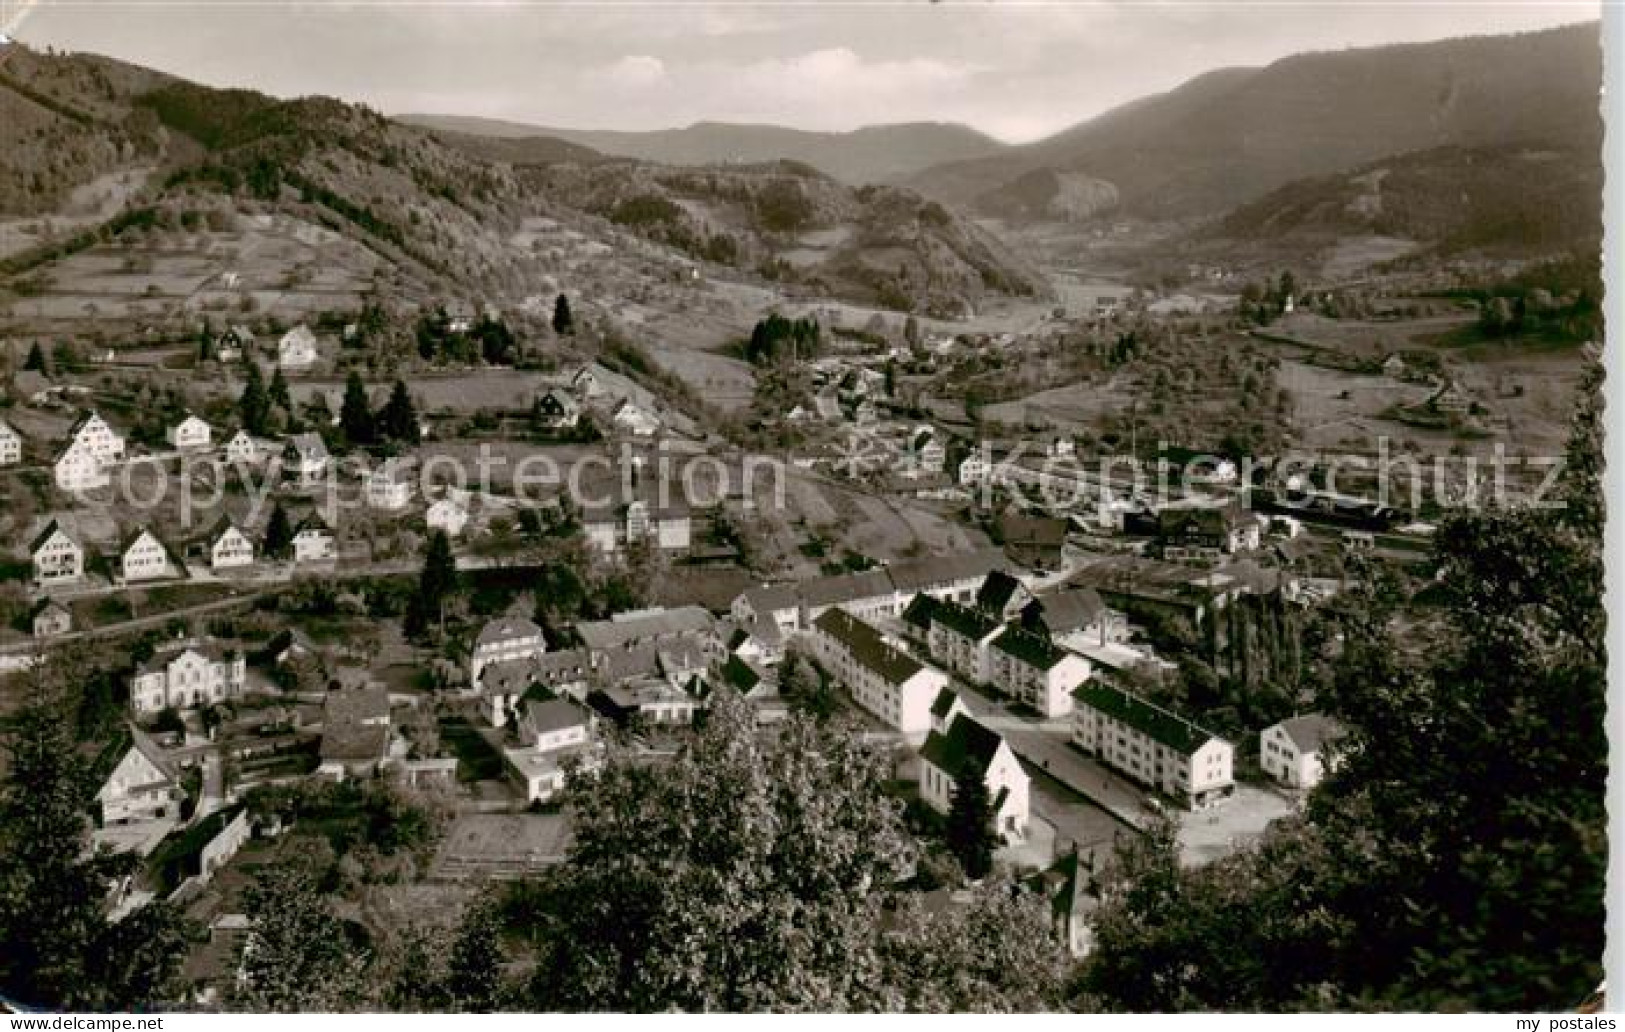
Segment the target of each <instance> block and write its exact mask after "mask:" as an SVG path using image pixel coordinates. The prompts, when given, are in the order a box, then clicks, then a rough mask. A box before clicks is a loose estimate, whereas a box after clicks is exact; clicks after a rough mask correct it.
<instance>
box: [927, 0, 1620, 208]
mask: <svg viewBox="0 0 1625 1032" xmlns="http://www.w3.org/2000/svg"><path fill="white" fill-rule="evenodd" d="M1601 85H1602V49H1601V44H1600V41H1599V31H1598V26H1597V24H1596V23H1594V22H1593V23H1588V24H1581V25H1573V26H1567V27H1564V28H1559V29H1552V30H1547V31H1543V32H1533V33H1523V34H1519V35H1510V36H1486V37H1475V38H1468V39H1454V40H1447V41H1443V42H1437V43H1420V44H1406V45H1396V46H1385V47H1376V48H1370V49H1359V50H1346V51H1342V52H1338V53H1311V54H1302V55H1298V56H1294V57H1289V58H1285V59H1283V60H1281V61H1277V62H1275V63H1274V64H1271V65H1269V66H1267V67H1265V68H1230V69H1223V70H1220V71H1216V72H1212V73H1209V74H1207V75H1203V76H1201V77H1199V78H1196V79H1193V80H1191V81H1190V82H1188V83H1186V84H1185V85H1183V86H1181V87H1179V88H1177V89H1175V90H1173V91H1171V92H1169V93H1165V94H1161V95H1159V96H1155V97H1149V98H1145V99H1142V100H1138V101H1135V102H1133V103H1131V104H1127V105H1124V106H1123V107H1120V108H1116V109H1114V110H1112V111H1110V112H1107V113H1106V114H1104V115H1101V116H1100V117H1098V118H1095V119H1093V120H1091V121H1089V122H1086V123H1084V124H1082V125H1079V126H1076V127H1074V128H1072V129H1068V130H1065V131H1063V132H1061V133H1058V134H1056V135H1055V136H1051V137H1049V138H1047V139H1044V140H1040V141H1038V142H1036V143H1031V144H1026V145H1023V146H1019V147H1008V148H1005V149H1003V150H1001V151H999V152H997V153H995V154H992V155H989V156H986V157H982V158H975V159H971V160H968V161H958V162H950V163H946V164H943V165H939V166H937V167H934V168H930V169H927V170H925V171H923V172H921V173H919V174H918V175H915V176H912V177H909V178H908V179H906V180H905V181H904V182H905V183H906V184H907V185H910V186H913V187H915V188H916V189H919V190H920V191H922V192H923V193H926V194H927V195H929V196H933V197H936V198H938V199H939V200H942V201H944V202H947V203H951V204H969V205H974V206H975V207H976V208H978V209H980V210H982V211H985V212H987V213H990V214H998V215H1003V216H1005V217H1015V218H1031V219H1052V218H1067V217H1077V215H1078V213H1080V212H1081V213H1083V214H1084V215H1092V214H1096V213H1098V212H1100V211H1103V210H1112V208H1114V207H1115V209H1116V210H1121V211H1123V212H1126V213H1129V214H1133V215H1139V216H1145V217H1151V218H1168V217H1184V216H1195V215H1210V214H1216V213H1219V212H1222V211H1225V210H1227V209H1229V208H1232V207H1234V206H1235V205H1238V204H1243V203H1246V202H1248V201H1251V200H1255V199H1257V198H1258V197H1260V196H1262V195H1263V194H1265V193H1267V192H1268V191H1270V190H1273V189H1275V188H1277V187H1280V186H1283V185H1285V184H1287V183H1290V182H1292V181H1294V180H1298V179H1303V178H1306V177H1312V176H1324V175H1329V174H1331V173H1335V172H1339V171H1342V170H1345V169H1352V168H1355V167H1357V166H1360V165H1363V164H1365V163H1367V162H1371V161H1374V160H1377V159H1380V158H1382V157H1384V156H1386V155H1393V154H1400V153H1405V152H1410V151H1421V150H1427V149H1430V148H1436V147H1444V146H1458V147H1466V148H1479V147H1488V148H1496V147H1504V146H1508V145H1513V144H1520V143H1530V144H1538V145H1541V146H1545V147H1554V148H1558V149H1563V150H1571V151H1573V152H1575V153H1576V154H1579V155H1582V156H1583V157H1585V156H1588V157H1585V160H1588V161H1589V162H1590V163H1598V162H1600V158H1599V157H1598V149H1599V147H1600V144H1601V138H1602V119H1601V116H1600V114H1599V110H1598V106H1599V91H1600V89H1601ZM1114 193H1115V204H1114V205H1105V204H1103V202H1105V201H1107V200H1109V199H1110V198H1111V196H1112V194H1114ZM1080 197H1081V198H1083V199H1084V203H1081V204H1080Z"/></svg>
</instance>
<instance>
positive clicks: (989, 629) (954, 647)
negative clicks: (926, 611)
mask: <svg viewBox="0 0 1625 1032" xmlns="http://www.w3.org/2000/svg"><path fill="white" fill-rule="evenodd" d="M999 629H1000V628H999V621H998V620H996V619H995V618H993V617H991V616H989V615H987V614H986V613H984V612H982V611H981V610H980V609H972V608H971V607H970V606H964V605H960V604H959V603H958V602H938V603H937V606H936V610H935V612H933V613H932V615H931V632H930V634H929V636H928V637H927V639H926V641H927V647H928V648H929V649H930V652H931V658H932V659H934V660H936V661H937V662H939V663H941V664H943V665H944V666H946V667H947V668H948V669H949V670H952V671H953V672H954V673H956V674H958V675H960V676H961V677H963V678H965V679H966V680H968V681H970V682H971V683H972V684H983V683H985V682H986V681H987V679H988V669H987V648H988V645H989V644H990V643H991V642H992V641H993V639H994V638H996V637H998V635H999Z"/></svg>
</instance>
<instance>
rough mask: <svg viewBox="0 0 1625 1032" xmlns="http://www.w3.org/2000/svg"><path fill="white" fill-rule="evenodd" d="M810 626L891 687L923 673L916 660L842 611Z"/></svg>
mask: <svg viewBox="0 0 1625 1032" xmlns="http://www.w3.org/2000/svg"><path fill="white" fill-rule="evenodd" d="M813 624H814V626H816V627H817V628H818V629H819V630H820V631H823V632H824V633H825V634H828V635H829V636H831V637H832V638H834V639H836V640H837V641H839V642H840V643H841V644H843V645H845V646H846V649H847V651H849V652H851V653H852V657H853V658H854V659H856V660H857V661H858V662H859V663H862V664H863V665H864V666H866V667H868V668H869V669H870V670H873V671H874V672H875V673H877V674H879V675H880V676H881V677H882V678H884V679H885V680H886V681H887V682H889V683H891V684H901V683H903V682H904V681H906V680H908V679H909V678H911V677H913V676H914V675H915V674H917V673H919V672H920V671H921V670H923V669H925V667H924V666H923V665H922V664H921V663H920V661H919V660H917V659H915V658H914V657H913V656H910V655H909V654H908V653H906V652H903V651H901V650H899V649H895V648H893V647H892V646H891V645H889V644H887V642H886V639H884V638H882V637H881V636H880V632H879V631H877V630H875V629H874V628H873V627H870V626H869V625H868V624H866V623H864V622H863V621H862V620H859V619H858V618H857V617H855V616H853V615H852V614H851V613H848V612H847V611H846V610H844V609H827V610H825V611H824V612H823V613H822V614H821V615H820V616H819V617H818V619H817V620H815V621H813Z"/></svg>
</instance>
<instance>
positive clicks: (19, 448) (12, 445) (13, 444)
mask: <svg viewBox="0 0 1625 1032" xmlns="http://www.w3.org/2000/svg"><path fill="white" fill-rule="evenodd" d="M21 461H23V435H22V434H19V433H18V432H17V431H16V430H15V429H13V428H12V426H11V424H10V423H7V422H6V421H5V420H3V419H0V466H11V465H15V464H16V463H19V462H21Z"/></svg>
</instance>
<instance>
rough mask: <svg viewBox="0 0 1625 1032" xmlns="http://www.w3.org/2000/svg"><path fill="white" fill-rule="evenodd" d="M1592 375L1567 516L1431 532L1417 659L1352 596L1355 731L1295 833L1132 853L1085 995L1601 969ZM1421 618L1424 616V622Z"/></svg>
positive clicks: (1407, 1001) (1346, 628)
mask: <svg viewBox="0 0 1625 1032" xmlns="http://www.w3.org/2000/svg"><path fill="white" fill-rule="evenodd" d="M1599 383H1600V370H1598V369H1596V368H1595V367H1594V368H1592V369H1591V370H1590V371H1589V372H1588V375H1587V378H1586V381H1585V384H1584V392H1583V395H1582V398H1581V404H1580V406H1579V411H1578V418H1577V420H1576V423H1575V428H1574V434H1573V437H1572V440H1571V443H1570V447H1569V454H1568V463H1567V468H1566V472H1565V478H1564V483H1563V485H1562V490H1561V501H1562V503H1563V504H1562V508H1561V509H1559V510H1556V511H1552V510H1534V509H1527V508H1525V509H1500V510H1495V509H1491V510H1486V511H1480V512H1468V513H1461V514H1457V515H1455V516H1453V517H1452V518H1451V519H1449V520H1448V521H1446V523H1445V524H1444V525H1443V526H1442V527H1441V528H1440V531H1439V533H1438V535H1437V538H1436V541H1435V552H1436V558H1437V560H1438V563H1439V565H1440V568H1441V569H1442V572H1443V577H1442V579H1441V581H1440V583H1439V589H1440V591H1441V592H1442V594H1443V596H1444V602H1443V607H1442V613H1441V616H1440V619H1439V620H1438V625H1437V626H1436V627H1435V628H1433V632H1432V634H1431V636H1430V637H1429V639H1428V640H1427V641H1426V642H1425V645H1426V647H1425V648H1422V649H1417V650H1413V652H1412V654H1414V655H1417V656H1419V657H1421V658H1416V659H1409V658H1406V656H1407V653H1406V652H1405V650H1402V649H1401V648H1399V647H1398V644H1399V643H1398V642H1396V641H1395V639H1394V637H1393V631H1392V630H1391V627H1392V621H1391V616H1392V615H1393V614H1392V606H1393V600H1392V598H1391V597H1389V596H1386V595H1384V594H1382V593H1380V592H1374V591H1367V592H1363V593H1354V594H1351V596H1350V597H1349V598H1347V599H1345V600H1344V601H1343V602H1342V606H1343V611H1342V614H1341V620H1340V623H1341V633H1342V636H1343V637H1342V652H1341V654H1340V655H1339V657H1338V661H1337V674H1336V676H1335V677H1334V679H1332V680H1331V682H1330V683H1329V684H1327V685H1326V686H1324V688H1323V689H1322V692H1321V698H1320V704H1321V706H1322V707H1323V708H1325V709H1326V710H1328V711H1330V712H1332V713H1334V714H1336V715H1337V716H1339V717H1341V718H1342V719H1343V720H1344V721H1345V722H1346V723H1347V724H1348V725H1349V727H1350V735H1349V737H1348V739H1347V740H1346V741H1345V743H1344V746H1343V750H1342V762H1341V764H1340V765H1339V767H1338V768H1337V770H1336V772H1335V773H1334V774H1333V775H1332V776H1331V777H1329V778H1328V779H1327V780H1326V781H1325V782H1324V783H1323V784H1322V786H1321V787H1320V788H1319V789H1318V790H1317V791H1316V793H1315V795H1314V796H1312V797H1311V800H1310V806H1309V808H1308V811H1307V814H1306V815H1305V816H1304V818H1303V819H1301V820H1300V821H1298V822H1297V823H1295V824H1293V825H1290V826H1288V827H1285V828H1282V829H1279V830H1277V831H1276V832H1275V833H1273V834H1272V835H1270V836H1268V837H1266V839H1265V840H1264V841H1263V842H1262V843H1261V844H1260V845H1259V846H1258V847H1257V848H1255V849H1253V850H1249V851H1246V852H1243V853H1241V854H1238V855H1237V856H1234V857H1232V858H1230V859H1228V860H1226V861H1222V862H1220V863H1216V864H1211V865H1208V866H1207V867H1203V868H1200V869H1197V870H1194V871H1187V870H1181V869H1180V868H1179V867H1178V865H1177V862H1175V861H1174V860H1172V859H1171V858H1172V857H1173V856H1174V853H1175V847H1174V845H1173V844H1172V842H1171V841H1158V840H1155V839H1153V841H1151V842H1149V843H1146V844H1145V845H1144V846H1143V847H1139V848H1140V849H1141V852H1138V853H1136V852H1133V851H1131V853H1130V855H1129V856H1128V857H1126V858H1125V860H1124V862H1123V863H1121V864H1120V865H1119V867H1118V870H1117V874H1116V877H1115V879H1114V882H1113V885H1112V886H1110V887H1109V889H1108V896H1109V898H1110V902H1109V903H1108V904H1107V905H1106V906H1105V907H1103V908H1102V910H1101V911H1100V913H1099V914H1098V915H1097V920H1096V927H1095V931H1096V941H1097V949H1096V952H1095V954H1094V955H1093V957H1092V958H1091V963H1090V965H1089V968H1088V969H1087V972H1086V975H1085V979H1084V984H1085V988H1086V990H1087V991H1088V992H1090V993H1092V994H1093V1002H1096V1003H1099V1004H1101V1005H1103V1006H1107V1007H1114V1008H1122V1009H1129V1010H1181V1009H1194V1008H1223V1009H1238V1010H1240V1009H1247V1010H1255V1009H1264V1010H1273V1009H1283V1008H1347V1007H1362V1008H1365V1007H1369V1008H1382V1009H1419V1010H1436V1009H1473V1010H1554V1009H1561V1008H1566V1007H1569V1006H1572V1005H1573V1004H1574V1003H1575V1002H1576V1001H1578V1000H1579V999H1581V998H1582V997H1583V996H1585V995H1586V994H1587V993H1589V992H1590V991H1591V990H1592V989H1593V988H1594V987H1595V986H1596V984H1597V981H1598V980H1599V978H1600V977H1601V956H1602V949H1603V943H1604V932H1603V927H1604V926H1603V895H1602V894H1603V884H1604V869H1605V864H1606V832H1605V829H1606V813H1605V808H1604V782H1605V776H1606V761H1607V741H1606V738H1605V736H1604V731H1603V724H1602V721H1603V714H1604V707H1605V703H1604V698H1605V695H1604V684H1605V668H1606V656H1605V653H1604V647H1603V630H1604V623H1605V612H1604V609H1603V605H1602V552H1601V544H1602V516H1603V507H1602V494H1601V484H1600V479H1599V476H1600V470H1601V457H1602V449H1601V428H1600V425H1599V422H1598V403H1599V398H1598V394H1597V388H1598V386H1599ZM1413 622H1414V621H1413Z"/></svg>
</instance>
